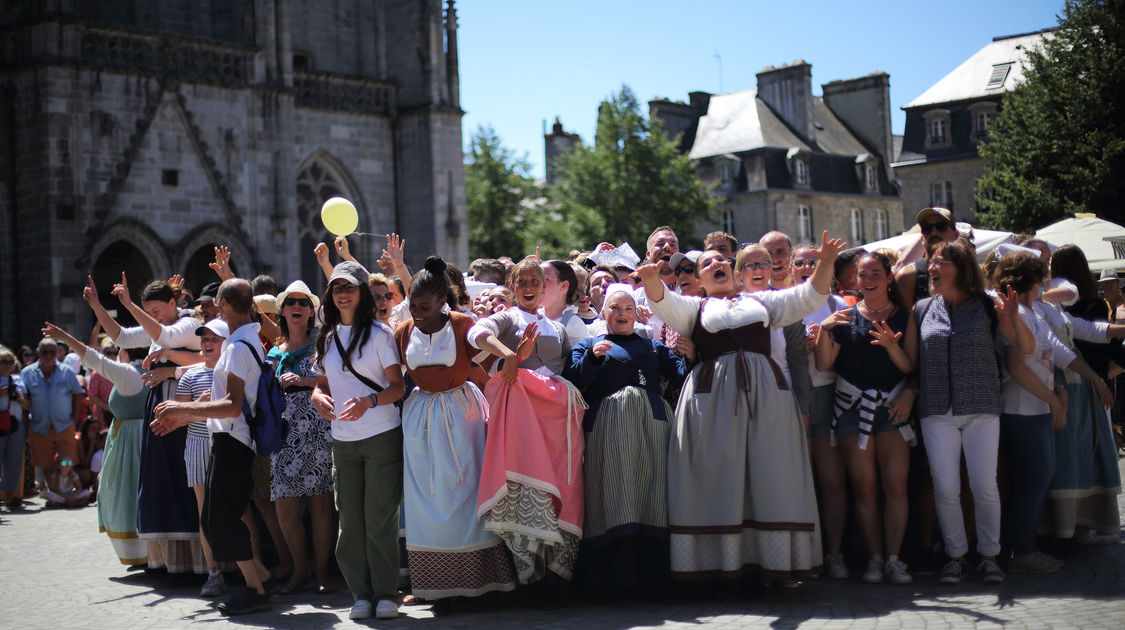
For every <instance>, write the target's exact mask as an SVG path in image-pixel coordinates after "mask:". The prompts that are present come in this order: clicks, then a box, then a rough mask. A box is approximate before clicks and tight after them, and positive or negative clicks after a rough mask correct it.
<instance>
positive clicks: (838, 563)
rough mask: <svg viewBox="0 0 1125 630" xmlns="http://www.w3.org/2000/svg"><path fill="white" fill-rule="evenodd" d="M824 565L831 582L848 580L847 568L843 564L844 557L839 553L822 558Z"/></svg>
mask: <svg viewBox="0 0 1125 630" xmlns="http://www.w3.org/2000/svg"><path fill="white" fill-rule="evenodd" d="M824 564H825V565H826V566H827V567H828V577H830V578H832V579H833V580H846V579H848V567H847V566H846V565H845V564H844V556H842V555H840V552H838V551H837V552H836V553H830V554H828V555H826V556H824Z"/></svg>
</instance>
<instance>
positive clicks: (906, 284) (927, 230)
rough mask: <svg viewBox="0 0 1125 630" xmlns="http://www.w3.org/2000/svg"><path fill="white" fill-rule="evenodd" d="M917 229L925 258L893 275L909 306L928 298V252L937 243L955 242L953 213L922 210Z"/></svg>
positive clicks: (955, 226) (940, 209)
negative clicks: (920, 231)
mask: <svg viewBox="0 0 1125 630" xmlns="http://www.w3.org/2000/svg"><path fill="white" fill-rule="evenodd" d="M918 227H919V228H920V229H921V230H922V239H923V240H925V242H926V257H925V258H919V259H918V260H916V261H914V264H913V265H907V266H905V267H903V268H901V269H899V270H898V273H896V274H895V282H897V283H898V290H899V292H900V293H902V296H903V297H904V298H906V300H907V301H909V302H910V303H911V304H914V303H915V302H917V301H918V300H921V299H922V298H927V297H930V271H929V264H930V252H932V251H934V248H935V247H937V245H938V244H939V243H952V242H953V241H955V240H957V224H956V223H954V221H953V213H952V212H950V211H949V210H946V209H945V208H923V209H922V211H921V212H919V213H918Z"/></svg>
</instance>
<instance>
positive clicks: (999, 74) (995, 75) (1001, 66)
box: [984, 61, 1015, 90]
mask: <svg viewBox="0 0 1125 630" xmlns="http://www.w3.org/2000/svg"><path fill="white" fill-rule="evenodd" d="M1013 63H1015V62H1013V61H1009V62H1007V63H998V64H996V65H994V66H992V72H991V73H989V75H988V84H986V85H985V86H984V89H986V90H997V89H1000V88H1002V87H1004V81H1006V80H1007V79H1008V73H1009V72H1011V70H1012V64H1013Z"/></svg>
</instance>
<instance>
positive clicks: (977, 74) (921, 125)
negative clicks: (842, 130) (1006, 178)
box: [892, 29, 1054, 226]
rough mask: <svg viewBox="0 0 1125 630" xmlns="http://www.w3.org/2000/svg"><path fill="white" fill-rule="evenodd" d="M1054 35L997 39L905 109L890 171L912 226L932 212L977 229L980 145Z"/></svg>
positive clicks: (1042, 33)
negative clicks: (943, 211)
mask: <svg viewBox="0 0 1125 630" xmlns="http://www.w3.org/2000/svg"><path fill="white" fill-rule="evenodd" d="M1052 30H1054V29H1045V30H1041V31H1036V32H1034V33H1024V34H1020V35H1009V36H1005V37H997V38H995V39H993V40H992V42H990V43H989V44H988V45H986V46H985V47H984V48H981V49H980V50H979V51H977V52H976V53H975V54H974V55H973V56H971V57H969V58H968V59H966V60H965V62H964V63H962V64H961V65H960V66H957V68H955V69H954V70H953V71H952V72H950V73H949V74H947V75H945V76H944V77H942V79H941V80H939V81H938V82H937V83H935V84H933V85H932V86H930V88H929V89H927V90H926V91H925V92H923V93H922V94H921V95H919V96H918V98H915V99H914V100H913V101H911V102H909V103H907V104H906V105H904V106H903V109H904V110H905V111H906V128H905V130H904V132H903V140H902V150H901V153H900V154H899V155H898V157H897V158H896V159H895V162H894V164H892V167H893V168H894V171H895V173H896V174H897V175H898V179H899V183H900V186H901V189H902V204H903V212H904V222H905V223H906V224H907V225H908V226H909V225H910V224H911V223H913V222H914V216H915V215H916V214H917V212H918V211H919V210H920V209H922V208H925V207H927V206H941V207H945V208H949V209H950V210H951V211H952V212H953V215H954V217H955V218H956V219H957V220H958V221H964V222H966V223H974V224H975V223H976V212H975V210H976V182H977V179H978V178H979V177H980V176H981V174H982V173H983V172H984V162H983V160H981V158H980V155H979V153H978V152H977V145H978V144H979V143H980V141H981V140H983V139H984V138H985V137H987V134H988V125H989V123H990V122H991V121H992V119H993V118H995V117H996V113H997V112H998V111H999V110H1000V107H1001V100H1002V97H1003V95H1004V93H1005V92H1007V91H1009V90H1011V89H1012V88H1013V87H1015V86H1016V85H1018V84H1019V83H1020V82H1021V81H1022V80H1023V76H1024V69H1023V60H1024V59H1025V56H1026V51H1027V50H1028V49H1029V48H1031V47H1034V46H1038V45H1041V44H1042V42H1043V39H1044V38H1045V37H1050V33H1051V31H1052Z"/></svg>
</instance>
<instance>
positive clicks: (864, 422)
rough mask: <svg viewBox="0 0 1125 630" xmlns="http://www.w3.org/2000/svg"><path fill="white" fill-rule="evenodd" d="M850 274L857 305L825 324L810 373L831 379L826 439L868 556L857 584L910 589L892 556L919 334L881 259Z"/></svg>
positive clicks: (866, 258)
mask: <svg viewBox="0 0 1125 630" xmlns="http://www.w3.org/2000/svg"><path fill="white" fill-rule="evenodd" d="M856 267H857V270H858V273H857V278H858V283H857V285H858V287H859V292H860V295H861V296H862V299H861V300H860V301H859V302H858V303H857V304H856V305H855V306H852V307H850V308H845V309H841V310H838V311H835V312H834V313H831V314H829V315H828V316H827V317H826V318H825V319H824V320H823V322H822V323H821V333H820V334H819V337H818V340H817V344H816V367H817V368H821V369H826V370H835V373H836V387H835V409H836V410H835V413H834V414H833V417H832V429H831V436H832V438H833V441H834V440H835V438H836V437H837V436H838V437H839V440H840V442H841V448H842V450H843V454H844V460H845V462H846V463H847V468H848V477H850V478H851V482H852V489H853V490H854V491H855V511H856V519H857V520H858V521H859V527H860V534H861V535H862V537H863V542H864V543H865V544H866V545H867V551H868V553H869V554H870V557H869V559H868V562H867V570H866V571H864V573H863V576H862V577H863V581H864V582H867V583H869V584H875V583H878V582H882V581H883V578H884V575H885V576H886V579H887V580H889V581H890V582H891V583H893V584H910V583H911V582H913V581H914V579H913V577H911V575H910V573H908V572H907V570H906V568H907V567H906V564H905V563H903V562H902V560H900V559H899V557H898V553H899V551H900V549H901V547H902V539H903V537H904V535H905V534H906V517H907V512H908V505H907V500H906V480H907V476H908V473H909V469H910V447H911V445H913V444H914V443H915V442H916V440H915V436H914V430H913V428H911V427H910V424H909V421H910V412H911V408H912V407H913V405H914V391H913V389H911V388H909V387H907V383H906V380H905V379H906V377H907V376H908V375H909V374H910V373H911V372H913V371H914V364H915V359H916V357H917V355H918V331H917V327H916V326H915V325H914V318H913V316H912V314H911V311H910V309H908V308H907V306H906V304H905V303H904V301H903V299H902V296H901V295H899V293H898V285H896V284H895V282H894V275H893V273H892V272H891V262H890V261H889V260H888V259H887V257H886V256H884V255H882V254H880V253H878V252H871V253H866V254H863V255H861V256H860V258H859V261H858V262H857V264H856ZM880 488H881V489H882V491H883V497H884V501H885V503H884V506H883V510H882V513H880V510H879V490H880ZM884 558H886V561H885V562H884Z"/></svg>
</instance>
